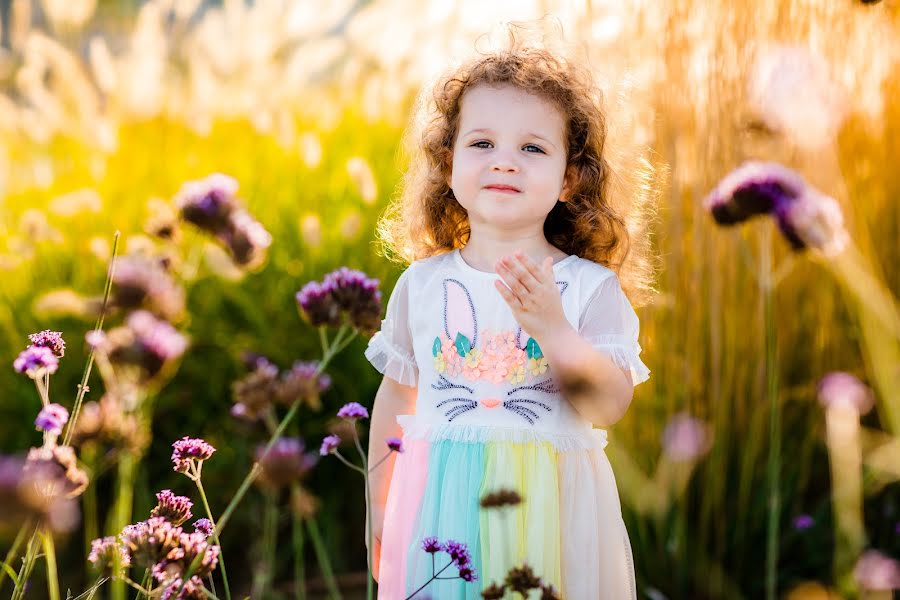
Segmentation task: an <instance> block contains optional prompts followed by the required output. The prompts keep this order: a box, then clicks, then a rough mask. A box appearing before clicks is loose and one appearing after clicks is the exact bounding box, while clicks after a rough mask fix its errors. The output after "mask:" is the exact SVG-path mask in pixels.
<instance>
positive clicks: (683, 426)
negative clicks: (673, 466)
mask: <svg viewBox="0 0 900 600" xmlns="http://www.w3.org/2000/svg"><path fill="white" fill-rule="evenodd" d="M711 444H712V440H711V439H710V434H709V428H708V427H707V425H706V424H705V423H703V421H701V420H699V419H696V418H694V417H691V416H690V415H688V414H686V413H678V414H676V415H674V416H673V417H672V418H671V419H670V420H669V422H668V424H667V425H666V427H665V429H664V430H663V434H662V446H663V452H664V453H665V455H666V456H667V457H668V458H669V460H671V461H674V462H687V461H692V460H696V459H697V458H699V457H700V456H702V455H704V454H705V453H706V452H707V451H708V450H709V448H710V446H711Z"/></svg>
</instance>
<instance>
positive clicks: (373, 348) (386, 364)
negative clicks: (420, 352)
mask: <svg viewBox="0 0 900 600" xmlns="http://www.w3.org/2000/svg"><path fill="white" fill-rule="evenodd" d="M409 296H410V289H409V269H407V270H406V271H404V272H403V274H402V275H400V278H399V279H398V280H397V284H396V285H395V286H394V289H393V291H392V292H391V297H390V299H389V300H388V306H387V312H386V314H385V316H384V319H383V320H382V321H381V331H378V332H376V333H375V335H374V336H372V339H370V340H369V346H368V347H367V348H366V358H367V359H369V362H370V363H372V366H374V367H375V368H376V369H378V371H379V372H380V373H383V374H384V375H386V376H388V377H390V378H391V379H394V380H396V381H398V382H400V383H402V384H404V385H410V386H414V385H416V381H417V380H418V376H419V369H418V367H417V366H416V358H415V355H414V354H413V344H412V332H411V331H410V329H409V305H410V302H409Z"/></svg>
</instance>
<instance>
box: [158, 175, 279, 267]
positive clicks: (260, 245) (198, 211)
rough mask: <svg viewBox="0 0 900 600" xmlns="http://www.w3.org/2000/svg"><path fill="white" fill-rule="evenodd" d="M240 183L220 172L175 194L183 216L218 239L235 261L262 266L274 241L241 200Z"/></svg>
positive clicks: (188, 185) (192, 182)
mask: <svg viewBox="0 0 900 600" xmlns="http://www.w3.org/2000/svg"><path fill="white" fill-rule="evenodd" d="M237 189H238V183H237V181H235V180H234V179H233V178H232V177H228V176H227V175H222V174H220V173H216V174H213V175H210V176H209V177H206V178H205V179H201V180H199V181H189V182H187V183H185V184H184V185H183V186H182V188H181V190H179V192H178V194H176V196H175V204H176V205H177V206H178V207H179V208H180V210H181V216H182V218H183V219H184V220H185V221H187V222H189V223H193V224H194V225H196V226H197V227H199V228H200V229H203V230H205V231H207V232H208V233H210V234H211V235H213V236H214V237H215V238H217V239H218V240H219V241H220V242H222V244H224V245H225V247H226V248H227V249H228V251H229V253H230V254H231V258H232V259H233V260H234V262H235V263H237V264H238V265H240V266H242V267H244V268H251V267H255V266H257V265H259V264H260V263H261V262H262V261H263V260H264V259H265V255H266V250H267V249H268V248H269V246H270V245H271V244H272V236H271V234H269V232H268V231H266V229H265V228H264V227H263V226H262V225H261V224H260V223H259V222H258V221H256V220H255V219H254V218H253V217H252V216H251V215H250V213H248V212H247V211H246V210H245V209H244V208H243V207H242V206H241V203H240V202H239V201H238V199H237Z"/></svg>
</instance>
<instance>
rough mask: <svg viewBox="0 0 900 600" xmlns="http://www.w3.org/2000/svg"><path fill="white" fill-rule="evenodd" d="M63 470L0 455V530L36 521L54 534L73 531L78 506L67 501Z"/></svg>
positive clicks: (17, 457)
mask: <svg viewBox="0 0 900 600" xmlns="http://www.w3.org/2000/svg"><path fill="white" fill-rule="evenodd" d="M64 475H65V474H64V472H63V470H62V468H61V467H60V466H59V465H57V464H55V463H53V464H50V463H47V464H44V463H34V462H33V463H31V464H30V465H28V468H26V462H25V460H24V459H23V458H22V457H20V456H2V455H0V530H3V528H4V526H16V527H18V526H21V524H22V523H23V522H24V521H25V520H26V519H29V518H36V519H37V520H38V521H39V522H41V523H43V524H45V525H46V526H47V527H48V528H49V529H51V530H52V531H54V532H57V533H68V532H70V531H72V530H73V529H74V528H75V527H76V526H77V525H78V521H79V511H78V502H77V500H75V499H73V498H68V497H66V496H65V495H64V494H63V493H62V492H64V491H65V490H66V489H67V483H66V480H65V478H64Z"/></svg>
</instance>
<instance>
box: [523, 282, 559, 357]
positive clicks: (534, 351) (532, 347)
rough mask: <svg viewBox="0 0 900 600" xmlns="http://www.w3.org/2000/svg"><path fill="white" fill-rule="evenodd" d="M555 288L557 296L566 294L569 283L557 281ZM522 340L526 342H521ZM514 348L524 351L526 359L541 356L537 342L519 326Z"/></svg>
mask: <svg viewBox="0 0 900 600" xmlns="http://www.w3.org/2000/svg"><path fill="white" fill-rule="evenodd" d="M556 287H558V288H559V295H560V296H562V295H563V294H564V293H565V292H566V289H567V288H568V287H569V282H568V281H557V282H556ZM522 340H526V341H524V342H523V341H522ZM516 347H517V348H518V349H519V350H525V351H526V352H527V353H528V358H540V357H542V356H543V353H542V352H541V348H540V346H538V345H537V342H535V341H534V338H532V337H531V336H530V335H528V333H527V332H526V331H525V330H524V329H522V326H521V325H519V327H518V328H517V329H516Z"/></svg>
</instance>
